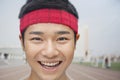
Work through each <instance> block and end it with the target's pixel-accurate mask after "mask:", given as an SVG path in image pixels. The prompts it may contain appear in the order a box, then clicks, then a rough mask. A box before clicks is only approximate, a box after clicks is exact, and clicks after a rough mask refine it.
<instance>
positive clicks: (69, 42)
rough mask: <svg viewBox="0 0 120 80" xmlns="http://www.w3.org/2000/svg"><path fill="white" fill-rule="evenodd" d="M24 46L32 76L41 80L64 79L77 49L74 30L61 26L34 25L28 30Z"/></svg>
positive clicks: (51, 24) (49, 24)
mask: <svg viewBox="0 0 120 80" xmlns="http://www.w3.org/2000/svg"><path fill="white" fill-rule="evenodd" d="M21 42H22V39H21ZM23 45H24V46H23V49H24V51H25V53H26V58H27V61H28V63H29V64H30V66H31V69H32V75H34V76H37V77H39V79H41V80H56V79H57V80H58V79H60V78H61V79H62V78H64V75H65V70H66V68H67V67H68V66H69V64H70V63H71V61H72V59H73V55H74V49H75V43H74V32H73V31H72V29H70V28H69V27H67V26H65V25H61V24H53V23H39V24H34V25H31V26H29V27H28V28H27V30H26V32H25V35H24V44H23ZM62 80H63V79H62Z"/></svg>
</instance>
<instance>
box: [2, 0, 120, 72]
mask: <svg viewBox="0 0 120 80" xmlns="http://www.w3.org/2000/svg"><path fill="white" fill-rule="evenodd" d="M70 1H71V2H72V3H73V4H74V6H75V7H76V8H77V11H78V13H79V34H80V39H79V40H78V42H77V48H76V51H75V55H74V59H73V63H78V64H83V65H89V66H94V67H101V68H111V69H114V70H120V0H70ZM25 2H26V0H0V66H8V65H11V64H12V65H13V64H24V63H25V55H24V52H23V51H22V48H21V44H20V41H19V19H18V15H19V11H20V8H21V6H22V5H23V4H24V3H25ZM106 64H107V65H106Z"/></svg>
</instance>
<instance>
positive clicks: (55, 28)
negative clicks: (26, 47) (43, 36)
mask: <svg viewBox="0 0 120 80" xmlns="http://www.w3.org/2000/svg"><path fill="white" fill-rule="evenodd" d="M34 31H37V32H39V31H40V32H43V33H48V34H49V33H56V32H59V31H64V32H69V33H74V32H73V30H72V29H71V28H69V26H66V25H62V24H55V23H38V24H33V25H30V26H29V27H28V28H27V30H26V33H30V32H34Z"/></svg>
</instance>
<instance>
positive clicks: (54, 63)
mask: <svg viewBox="0 0 120 80" xmlns="http://www.w3.org/2000/svg"><path fill="white" fill-rule="evenodd" d="M41 64H43V65H45V66H55V65H58V64H59V61H58V62H41Z"/></svg>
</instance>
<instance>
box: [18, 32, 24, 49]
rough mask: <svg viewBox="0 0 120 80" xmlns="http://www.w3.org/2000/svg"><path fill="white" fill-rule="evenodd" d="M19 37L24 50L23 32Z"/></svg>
mask: <svg viewBox="0 0 120 80" xmlns="http://www.w3.org/2000/svg"><path fill="white" fill-rule="evenodd" d="M19 39H20V42H21V46H22V49H23V51H24V42H23V38H22V35H21V34H20V35H19Z"/></svg>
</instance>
